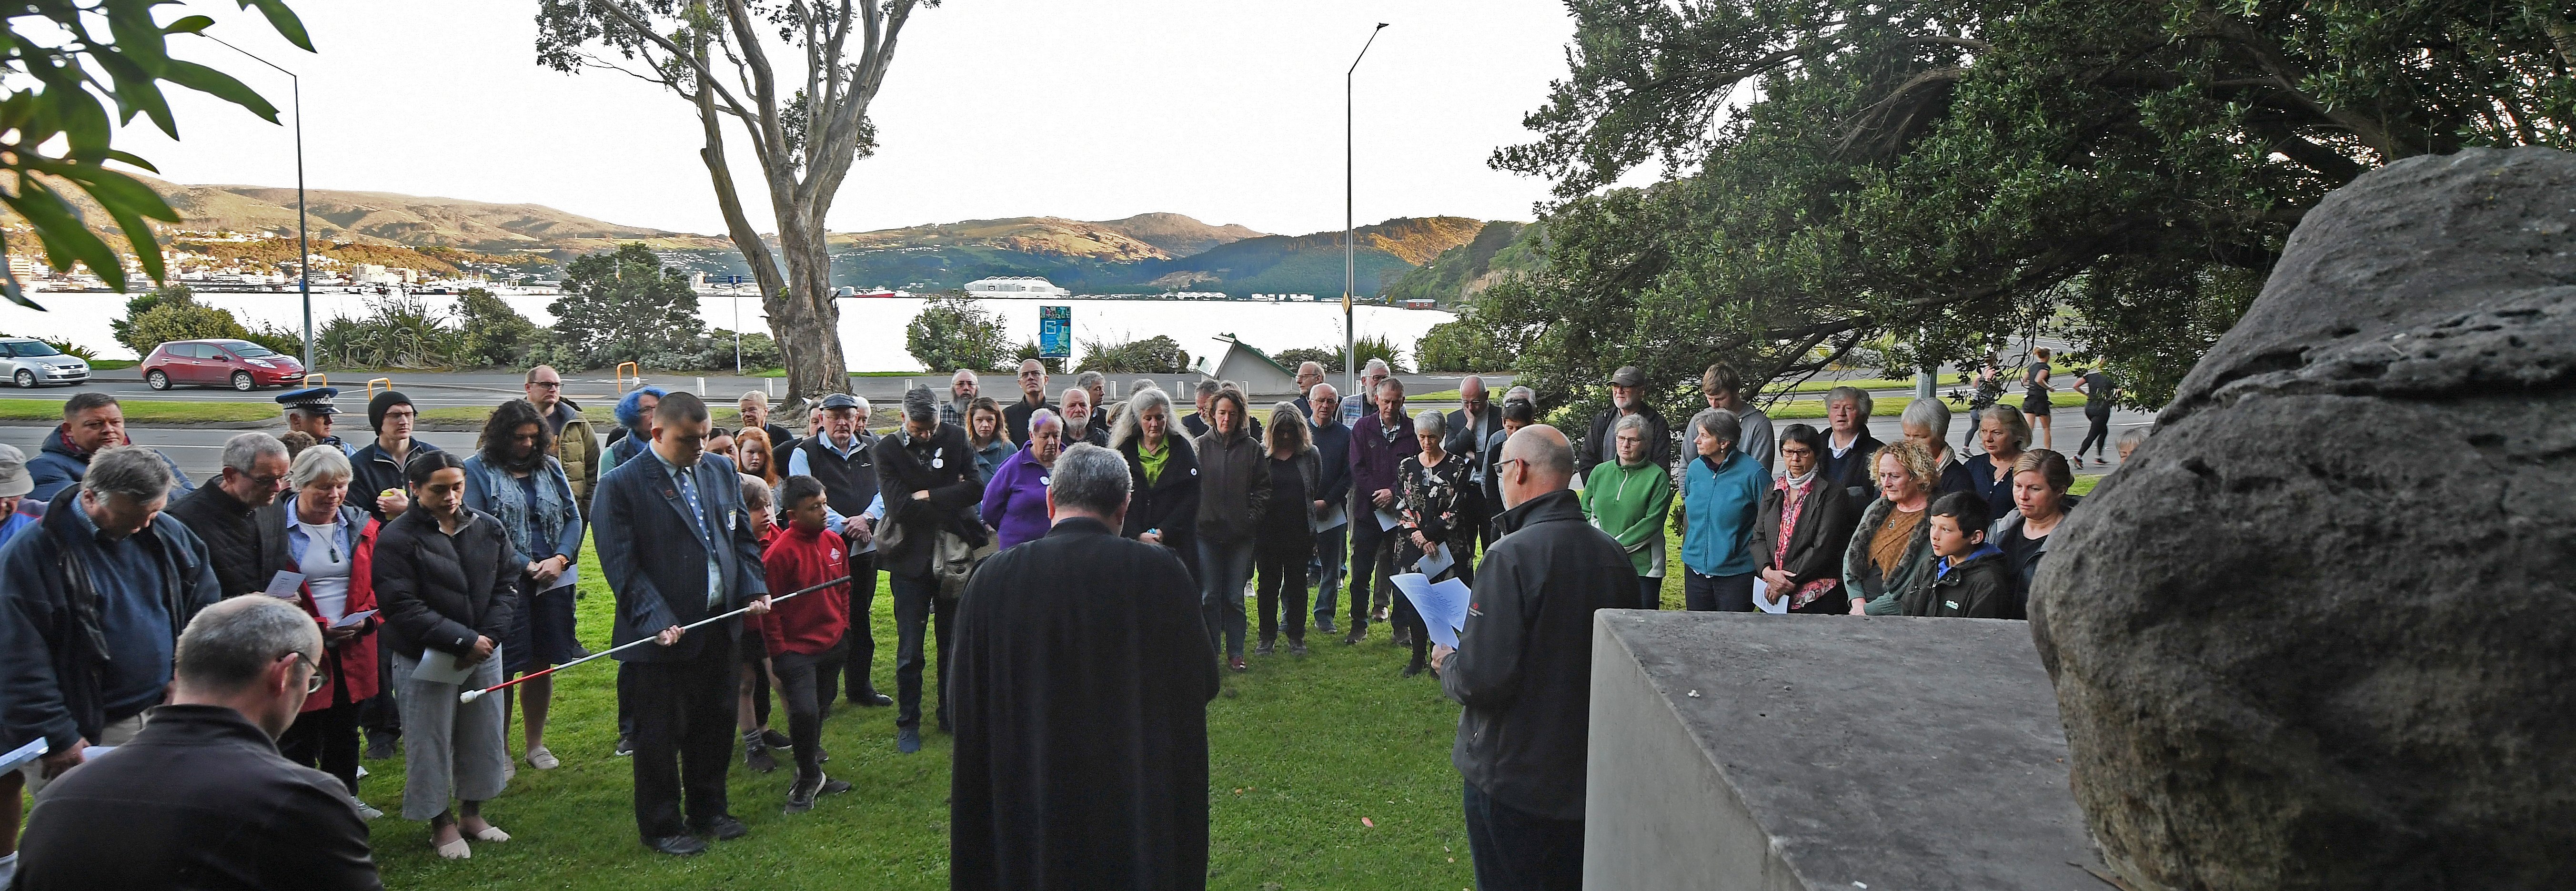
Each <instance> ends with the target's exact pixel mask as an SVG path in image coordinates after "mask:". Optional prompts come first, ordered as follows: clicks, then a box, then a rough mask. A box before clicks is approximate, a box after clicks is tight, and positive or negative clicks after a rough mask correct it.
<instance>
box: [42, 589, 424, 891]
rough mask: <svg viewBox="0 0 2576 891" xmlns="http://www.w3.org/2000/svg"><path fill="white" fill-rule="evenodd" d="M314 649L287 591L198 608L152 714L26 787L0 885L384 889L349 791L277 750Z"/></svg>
mask: <svg viewBox="0 0 2576 891" xmlns="http://www.w3.org/2000/svg"><path fill="white" fill-rule="evenodd" d="M320 658H322V633H321V631H320V630H319V629H317V628H316V627H314V624H313V619H312V618H311V617H309V616H306V615H305V614H304V611H303V610H300V609H296V608H295V607H294V606H293V605H291V604H289V603H288V602H287V601H283V600H278V599H275V598H270V597H242V598H236V599H234V600H231V601H227V602H224V603H219V604H216V605H214V606H210V607H207V608H206V609H205V610H204V611H203V612H200V613H198V614H197V616H196V618H195V619H194V620H192V621H190V622H189V623H188V626H187V630H186V631H185V632H183V633H181V634H180V636H179V640H178V656H177V663H178V664H177V670H176V671H175V672H174V677H173V679H172V681H173V683H172V684H171V688H170V704H168V705H164V706H162V707H160V708H159V709H157V710H155V711H154V712H153V713H152V724H151V726H149V727H145V728H143V730H142V732H140V733H137V734H135V736H134V738H133V739H132V740H130V741H128V742H126V743H125V744H124V745H121V746H118V747H117V750H116V751H113V752H109V753H107V754H105V755H101V756H99V757H98V758H97V759H96V760H94V761H92V762H90V763H89V764H87V765H85V766H83V767H82V768H81V769H79V770H76V771H73V772H71V773H70V774H67V775H65V776H64V777H63V778H62V780H61V781H60V782H57V783H54V784H53V785H52V786H50V787H48V788H46V790H45V792H44V794H42V795H39V796H37V798H36V809H35V812H34V813H33V814H31V815H30V818H29V819H28V821H27V835H26V839H25V844H26V851H25V853H24V854H23V855H21V857H22V865H21V866H20V868H19V871H18V876H17V883H16V884H15V885H13V886H11V887H14V888H17V889H21V891H54V889H82V891H87V889H93V888H124V889H164V888H168V889H177V888H190V889H242V891H250V889H263V891H265V889H289V891H302V889H314V891H372V889H377V888H382V887H384V886H383V883H382V882H380V881H379V880H378V879H377V876H376V864H375V860H374V858H373V856H372V855H371V853H370V851H369V850H368V847H367V824H366V821H364V820H361V819H359V818H358V812H357V810H356V809H354V808H351V807H350V806H349V799H348V790H347V789H346V788H345V787H343V786H341V785H340V781H339V780H336V779H332V778H331V776H330V775H329V774H325V773H323V772H321V771H318V770H314V769H312V768H309V767H305V766H302V765H299V764H296V763H294V762H292V761H288V760H286V759H285V758H284V757H281V756H279V755H278V754H277V736H278V734H281V733H284V732H286V727H287V725H289V724H292V723H294V721H295V715H296V712H297V710H299V709H301V708H302V707H303V706H304V696H305V693H306V692H307V691H308V690H310V689H312V687H311V685H310V683H311V681H312V680H313V679H314V678H315V674H314V672H315V671H316V669H315V668H314V664H315V660H317V659H320ZM12 794H14V793H12Z"/></svg>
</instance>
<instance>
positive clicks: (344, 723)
mask: <svg viewBox="0 0 2576 891" xmlns="http://www.w3.org/2000/svg"><path fill="white" fill-rule="evenodd" d="M349 476H350V470H349V459H348V458H347V457H346V456H344V455H342V454H340V450H339V449H305V450H304V452H303V453H302V454H299V455H296V456H295V463H294V464H292V465H289V466H288V468H287V471H286V479H287V484H288V485H289V486H291V487H293V490H294V491H293V493H292V494H291V495H290V496H289V497H286V498H280V499H278V500H277V501H275V502H274V503H271V504H269V505H268V506H267V507H263V508H260V509H259V511H258V513H257V515H256V528H257V529H258V530H259V557H260V566H259V577H260V578H261V579H263V580H268V579H274V578H276V577H277V573H279V572H293V573H297V574H299V575H301V576H302V577H303V579H302V582H301V583H300V584H298V585H297V586H296V589H295V602H296V605H297V606H301V607H303V608H304V612H305V613H306V614H308V615H311V616H312V617H313V621H315V622H316V623H319V624H320V625H321V626H322V643H323V647H324V653H325V655H324V656H323V657H322V665H321V666H320V668H321V671H322V674H323V675H324V676H325V677H326V678H327V679H328V683H325V684H323V685H322V689H319V690H315V691H313V694H312V695H311V696H309V697H306V698H305V700H304V712H303V714H300V715H297V716H296V718H295V724H294V726H292V727H288V728H287V729H286V735H284V736H281V737H278V739H277V751H278V754H281V755H285V756H286V759H287V760H289V761H293V762H295V763H297V764H302V765H305V766H307V767H313V768H318V769H320V770H321V771H322V772H323V773H327V774H330V775H332V776H335V777H339V778H340V782H341V783H342V784H344V785H347V786H348V787H349V801H350V802H351V803H352V804H355V805H357V808H358V813H360V814H361V815H364V816H365V817H367V818H368V819H374V818H376V817H380V816H383V815H384V814H383V812H381V811H378V810H376V809H375V808H371V807H368V806H367V804H366V802H363V801H359V800H358V703H360V702H364V701H366V699H367V698H368V697H371V696H374V695H376V626H378V625H379V624H381V622H380V621H379V620H378V619H377V618H376V616H375V611H376V591H375V585H374V582H373V579H372V576H371V575H370V573H371V571H372V570H373V569H374V566H375V557H376V521H375V520H373V519H370V518H368V516H367V512H366V511H364V510H360V509H358V508H356V507H352V506H350V505H348V504H347V503H345V502H346V501H347V497H348V494H349ZM251 596H261V595H251ZM353 617H354V621H353V620H352V619H353Z"/></svg>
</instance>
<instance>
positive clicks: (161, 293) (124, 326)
mask: <svg viewBox="0 0 2576 891" xmlns="http://www.w3.org/2000/svg"><path fill="white" fill-rule="evenodd" d="M194 300H196V293H195V292H193V291H190V290H188V286H187V285H184V284H179V283H176V282H173V283H170V284H167V285H162V286H161V287H159V288H156V289H154V290H153V291H152V292H151V293H148V294H136V295H134V296H132V297H128V298H126V300H125V318H122V319H111V320H109V321H108V323H107V327H108V330H109V331H110V332H112V336H114V337H115V338H116V342H117V343H121V344H124V345H125V348H126V349H129V350H133V351H134V354H135V355H137V356H140V355H144V354H147V353H150V352H152V348H153V347H157V346H160V345H161V342H160V341H157V340H155V341H152V342H149V343H144V342H141V338H138V337H135V336H134V320H135V319H136V318H137V317H140V316H142V315H143V314H144V313H147V312H151V311H152V309H153V308H154V307H157V306H160V305H161V304H164V303H189V302H192V301H194Z"/></svg>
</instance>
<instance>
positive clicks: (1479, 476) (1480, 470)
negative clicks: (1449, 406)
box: [1440, 374, 1503, 558]
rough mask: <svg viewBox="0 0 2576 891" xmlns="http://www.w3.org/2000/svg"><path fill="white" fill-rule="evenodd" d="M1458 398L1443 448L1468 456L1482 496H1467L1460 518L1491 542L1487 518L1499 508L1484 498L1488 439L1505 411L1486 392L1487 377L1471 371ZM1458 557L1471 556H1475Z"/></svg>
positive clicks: (1476, 488) (1470, 472)
mask: <svg viewBox="0 0 2576 891" xmlns="http://www.w3.org/2000/svg"><path fill="white" fill-rule="evenodd" d="M1458 401H1459V402H1460V403H1461V407H1460V408H1459V409H1458V410H1457V411H1453V412H1450V413H1449V418H1448V420H1449V434H1448V436H1447V437H1445V439H1446V440H1447V441H1446V442H1444V443H1442V444H1441V446H1440V447H1441V449H1442V450H1443V451H1446V452H1448V453H1450V454H1452V455H1463V456H1465V457H1466V459H1467V479H1469V480H1470V481H1472V482H1474V483H1475V486H1474V489H1473V491H1474V492H1475V494H1476V495H1478V496H1479V497H1476V498H1469V499H1465V503H1464V505H1463V506H1462V507H1461V508H1460V510H1459V512H1458V513H1459V515H1460V516H1459V518H1458V519H1459V521H1460V522H1463V523H1468V524H1471V525H1472V526H1473V527H1474V528H1475V530H1476V538H1477V540H1478V541H1479V542H1483V543H1491V542H1492V541H1493V530H1491V529H1488V528H1486V525H1485V521H1486V520H1487V519H1488V518H1490V517H1492V516H1493V515H1494V511H1495V510H1497V508H1495V507H1494V506H1492V505H1489V504H1486V503H1485V499H1484V498H1483V497H1481V496H1483V495H1484V492H1485V476H1486V474H1487V473H1489V472H1491V470H1492V468H1489V467H1487V466H1486V465H1485V461H1486V459H1487V458H1488V457H1490V456H1488V455H1487V454H1486V453H1485V441H1486V440H1489V439H1492V438H1493V436H1494V433H1495V432H1497V431H1499V430H1501V429H1502V426H1503V412H1502V410H1501V409H1499V408H1495V407H1494V401H1493V397H1492V395H1491V394H1489V393H1487V392H1486V391H1485V379H1484V378H1482V377H1478V376H1476V375H1472V374H1471V375H1468V376H1466V377H1465V378H1462V379H1460V380H1459V381H1458ZM1459 556H1462V557H1470V558H1472V557H1473V556H1475V555H1473V554H1462V555H1459Z"/></svg>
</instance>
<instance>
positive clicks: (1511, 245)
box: [1383, 220, 1543, 306]
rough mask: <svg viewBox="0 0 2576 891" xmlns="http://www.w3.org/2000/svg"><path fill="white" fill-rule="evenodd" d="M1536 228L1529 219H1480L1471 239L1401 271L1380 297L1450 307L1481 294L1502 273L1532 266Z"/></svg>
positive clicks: (1535, 264)
mask: <svg viewBox="0 0 2576 891" xmlns="http://www.w3.org/2000/svg"><path fill="white" fill-rule="evenodd" d="M1542 231H1543V230H1542V229H1541V228H1540V227H1539V226H1537V225H1534V224H1530V223H1515V222H1511V221H1509V220H1495V221H1493V222H1490V223H1486V224H1485V228H1484V230H1483V231H1481V232H1478V233H1476V237H1475V239H1474V240H1472V241H1469V242H1467V243H1466V244H1462V245H1459V246H1457V247H1453V248H1450V249H1448V250H1446V251H1443V252H1441V254H1440V256H1438V257H1435V258H1433V259H1432V261H1431V262H1430V263H1429V264H1427V265H1424V266H1420V267H1416V268H1414V269H1413V270H1411V271H1408V272H1406V273H1405V274H1404V277H1403V278H1399V279H1397V280H1396V281H1395V283H1394V284H1392V285H1389V286H1388V287H1387V289H1386V292H1385V294H1384V295H1383V296H1384V297H1385V298H1386V299H1387V300H1388V301H1391V302H1402V301H1405V300H1411V299H1416V298H1429V299H1432V300H1437V301H1440V304H1441V305H1442V306H1452V305H1455V304H1456V303H1457V302H1458V301H1460V300H1462V299H1465V298H1469V297H1473V296H1475V295H1476V294H1478V293H1481V292H1483V291H1484V290H1485V288H1487V287H1489V286H1491V285H1492V284H1493V283H1494V281H1495V280H1496V279H1498V278H1500V277H1502V276H1504V275H1507V274H1510V273H1514V272H1528V271H1530V270H1533V269H1536V268H1537V267H1538V264H1539V254H1538V250H1537V241H1538V238H1539V237H1540V236H1541V234H1542Z"/></svg>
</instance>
